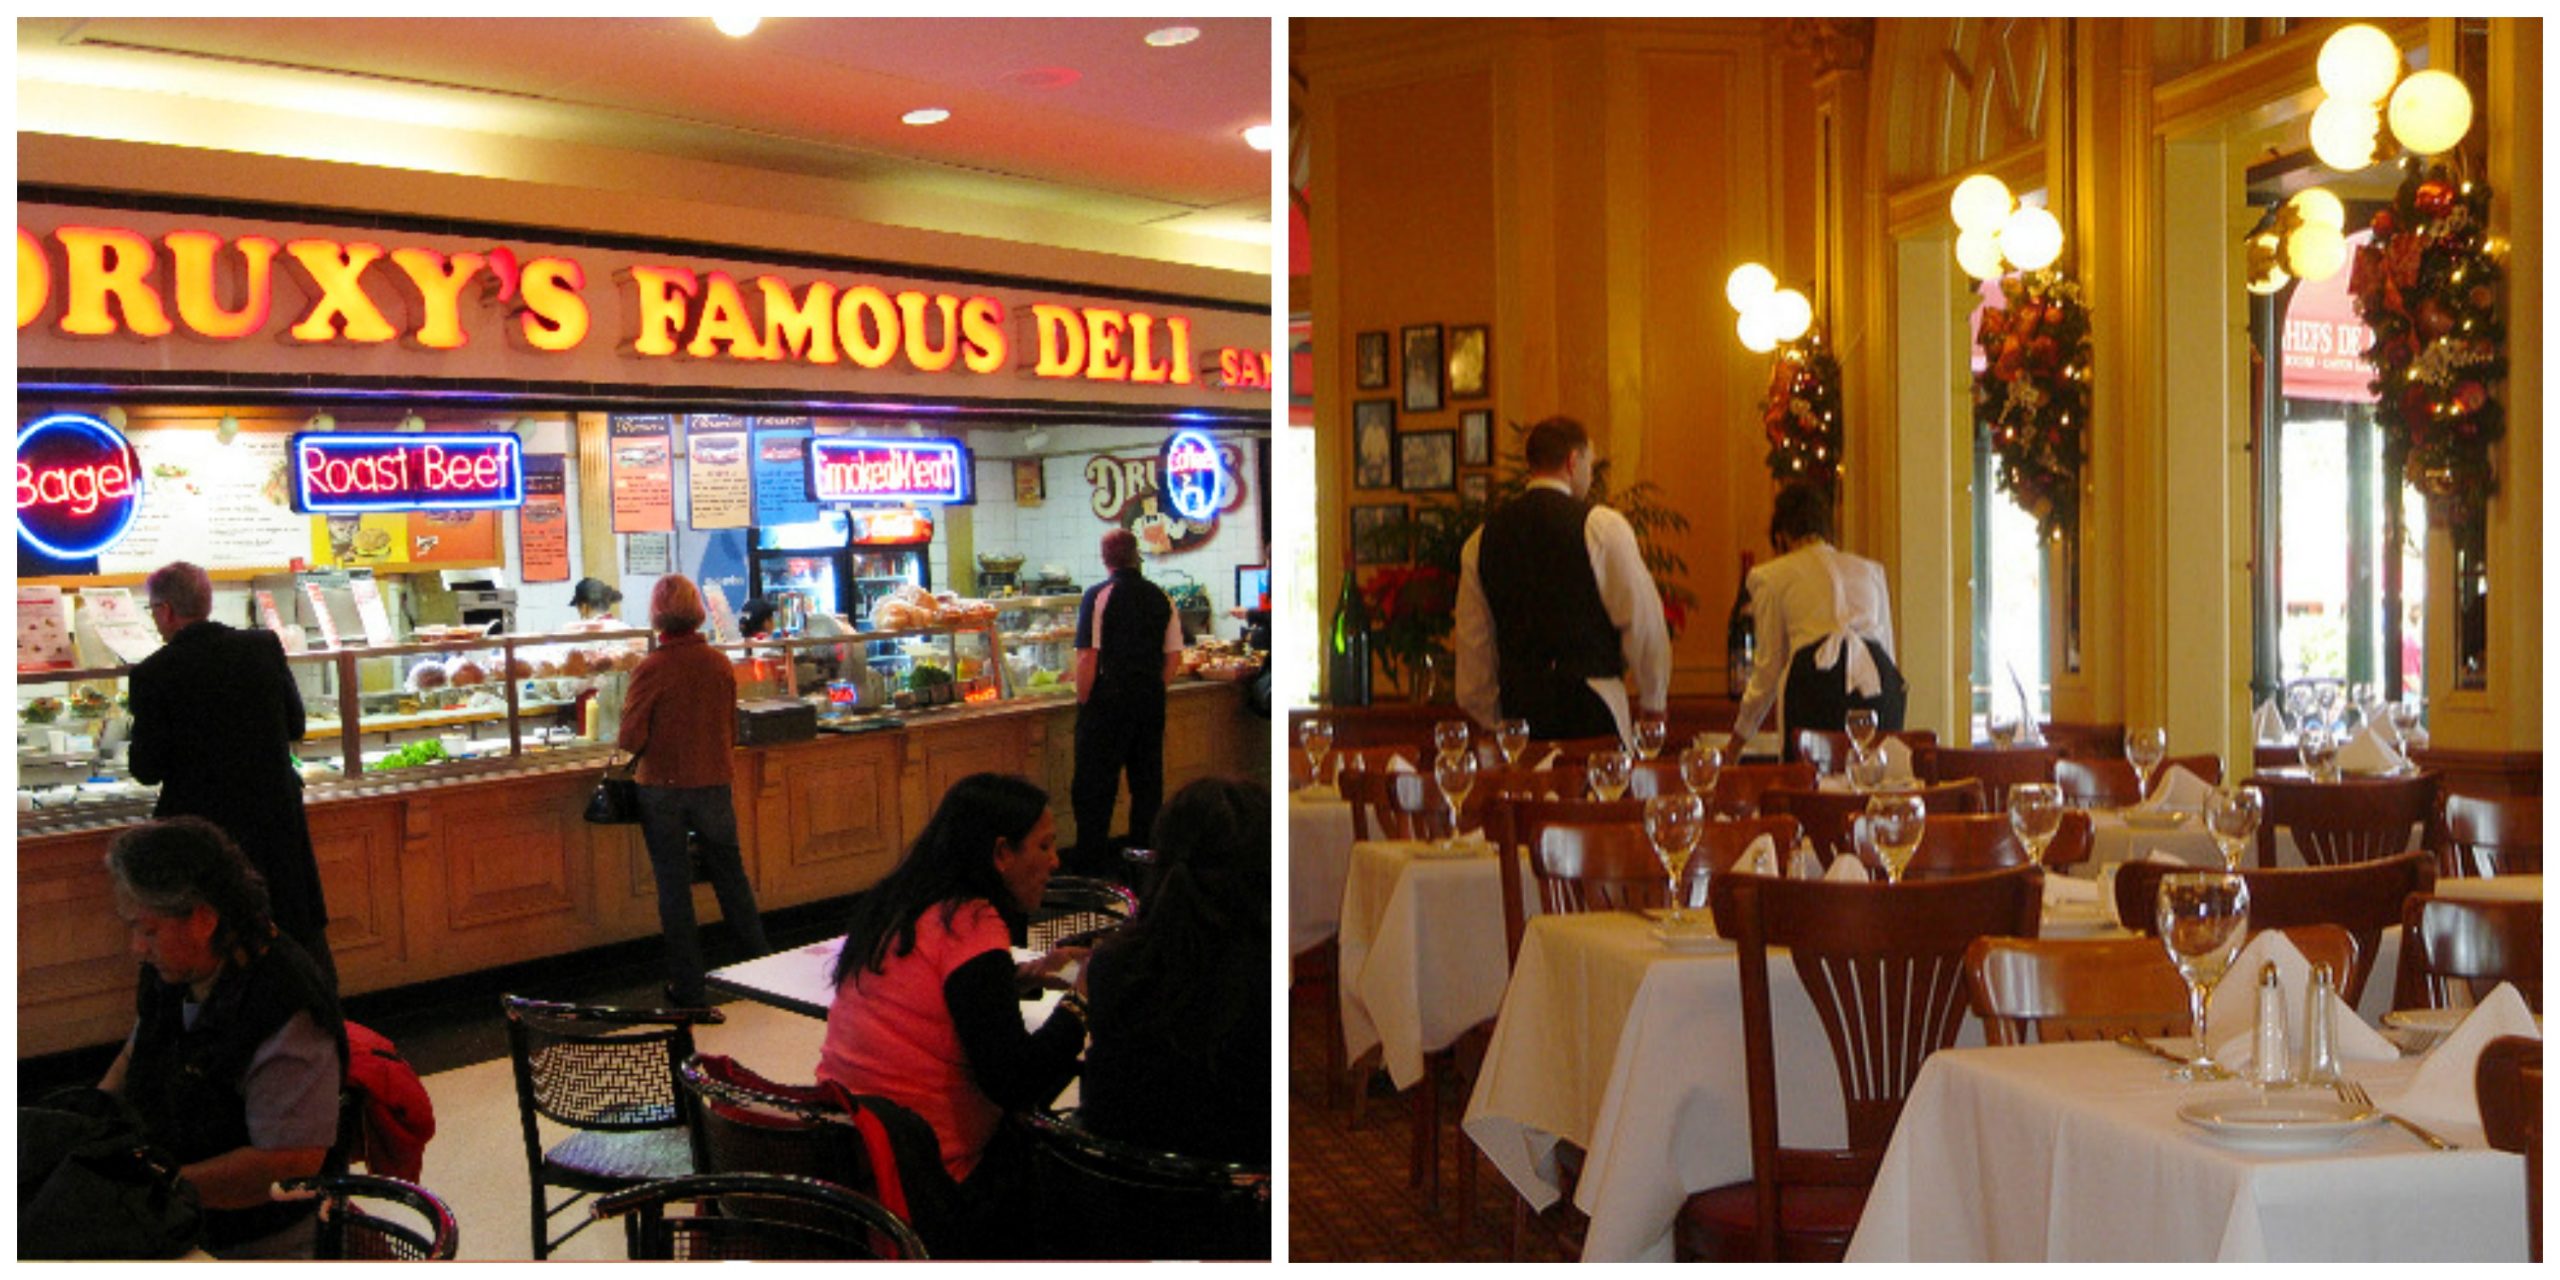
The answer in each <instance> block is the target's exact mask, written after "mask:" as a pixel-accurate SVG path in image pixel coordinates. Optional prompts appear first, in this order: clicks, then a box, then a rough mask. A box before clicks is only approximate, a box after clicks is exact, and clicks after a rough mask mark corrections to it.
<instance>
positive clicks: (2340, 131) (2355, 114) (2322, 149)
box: [2311, 98, 2382, 173]
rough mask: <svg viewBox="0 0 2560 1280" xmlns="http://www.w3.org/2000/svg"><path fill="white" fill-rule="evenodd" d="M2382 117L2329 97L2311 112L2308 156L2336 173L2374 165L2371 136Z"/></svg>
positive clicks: (2365, 107)
mask: <svg viewBox="0 0 2560 1280" xmlns="http://www.w3.org/2000/svg"><path fill="white" fill-rule="evenodd" d="M2381 128H2382V117H2381V115H2380V113H2378V112H2376V111H2375V110H2374V109H2373V108H2371V107H2369V106H2364V105H2362V104H2359V103H2354V102H2349V101H2347V100H2346V99H2344V98H2331V99H2329V100H2328V101H2327V102H2323V103H2321V104H2320V109H2319V110H2317V111H2314V112H2312V113H2311V154H2313V155H2316V156H2318V157H2320V163H2322V164H2325V165H2327V166H2329V167H2330V168H2331V169H2334V170H2336V171H2338V172H2339V173H2355V172H2357V171H2359V170H2362V169H2364V168H2366V167H2367V166H2369V165H2371V164H2372V163H2373V143H2374V135H2375V134H2377V133H2378V132H2380V131H2381Z"/></svg>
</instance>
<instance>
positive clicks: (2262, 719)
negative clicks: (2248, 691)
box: [2249, 698, 2293, 745]
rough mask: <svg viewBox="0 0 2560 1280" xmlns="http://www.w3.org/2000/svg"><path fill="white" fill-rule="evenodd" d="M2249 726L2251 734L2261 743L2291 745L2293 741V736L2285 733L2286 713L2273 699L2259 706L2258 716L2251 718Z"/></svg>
mask: <svg viewBox="0 0 2560 1280" xmlns="http://www.w3.org/2000/svg"><path fill="white" fill-rule="evenodd" d="M2249 724H2250V729H2249V731H2250V733H2251V734H2252V735H2253V736H2255V737H2256V738H2257V740H2258V741H2260V742H2278V743H2285V744H2288V745H2290V744H2291V742H2292V740H2293V735H2291V734H2289V733H2286V732H2285V728H2284V711H2283V709H2282V708H2279V707H2278V706H2276V700H2275V699H2273V698H2269V699H2267V700H2266V701H2264V702H2261V703H2259V704H2258V714H2257V715H2255V716H2253V717H2251V718H2250V721H2249Z"/></svg>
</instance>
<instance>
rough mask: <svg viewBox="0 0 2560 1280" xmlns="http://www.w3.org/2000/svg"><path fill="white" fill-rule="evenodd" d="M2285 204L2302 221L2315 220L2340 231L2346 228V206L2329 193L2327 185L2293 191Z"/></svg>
mask: <svg viewBox="0 0 2560 1280" xmlns="http://www.w3.org/2000/svg"><path fill="white" fill-rule="evenodd" d="M2285 204H2286V205H2287V206H2288V207H2290V208H2291V209H2292V210H2293V212H2294V216H2296V217H2299V218H2301V219H2302V220H2303V221H2304V222H2316V223H2319V224H2320V225H2322V226H2324V227H2336V228H2338V229H2339V230H2341V231H2344V230H2345V229H2346V226H2347V206H2346V205H2345V204H2343V203H2341V202H2340V201H2339V199H2338V197H2336V196H2334V195H2332V194H2330V192H2329V189H2328V188H2327V187H2304V188H2303V189H2302V190H2300V191H2297V192H2295V193H2293V198H2292V199H2291V200H2287V201H2285Z"/></svg>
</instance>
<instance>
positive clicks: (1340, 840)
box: [1289, 787, 1351, 955]
mask: <svg viewBox="0 0 2560 1280" xmlns="http://www.w3.org/2000/svg"><path fill="white" fill-rule="evenodd" d="M1350 869H1351V802H1349V801H1347V800H1344V799H1343V798H1342V795H1341V793H1340V792H1337V791H1334V790H1333V789H1331V788H1330V787H1328V788H1325V789H1324V790H1323V791H1320V792H1318V791H1306V792H1299V791H1293V792H1291V793H1289V954H1291V955H1298V954H1300V953H1303V952H1305V951H1307V950H1308V949H1310V948H1312V947H1317V946H1321V945H1323V944H1324V942H1325V941H1326V940H1327V939H1329V938H1331V937H1333V935H1334V934H1335V933H1336V932H1337V931H1339V930H1340V929H1341V927H1342V882H1343V878H1344V877H1345V876H1346V875H1348V874H1349V873H1350Z"/></svg>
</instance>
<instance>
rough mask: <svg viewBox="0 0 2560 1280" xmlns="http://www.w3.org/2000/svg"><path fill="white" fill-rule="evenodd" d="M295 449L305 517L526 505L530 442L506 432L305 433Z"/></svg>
mask: <svg viewBox="0 0 2560 1280" xmlns="http://www.w3.org/2000/svg"><path fill="white" fill-rule="evenodd" d="M289 447H290V449H291V451H292V455H293V509H294V510H296V511H299V512H303V513H305V514H307V515H331V514H354V513H360V512H366V511H477V510H487V509H490V508H498V507H520V506H523V505H524V443H523V442H522V441H521V440H519V439H517V438H516V437H515V436H514V435H512V434H509V433H506V432H494V433H486V434H481V433H470V434H465V433H457V432H438V433H435V434H432V435H414V434H403V435H366V434H361V433H325V434H324V433H314V432H308V431H305V432H298V433H296V434H295V435H294V437H293V440H292V443H291V445H290V446H289Z"/></svg>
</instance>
